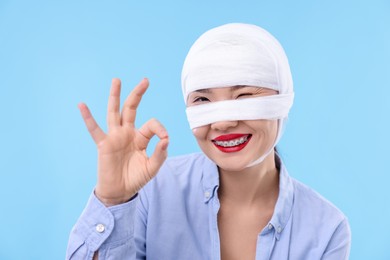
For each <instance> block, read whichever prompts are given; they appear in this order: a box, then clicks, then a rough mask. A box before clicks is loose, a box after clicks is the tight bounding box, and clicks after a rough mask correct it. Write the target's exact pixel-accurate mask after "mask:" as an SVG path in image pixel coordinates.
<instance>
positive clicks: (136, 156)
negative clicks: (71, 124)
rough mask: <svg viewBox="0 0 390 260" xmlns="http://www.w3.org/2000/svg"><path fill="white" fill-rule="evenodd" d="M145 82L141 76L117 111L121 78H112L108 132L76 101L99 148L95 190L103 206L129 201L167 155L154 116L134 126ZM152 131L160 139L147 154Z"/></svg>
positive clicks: (164, 137) (165, 140) (163, 136)
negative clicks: (120, 109) (140, 125)
mask: <svg viewBox="0 0 390 260" xmlns="http://www.w3.org/2000/svg"><path fill="white" fill-rule="evenodd" d="M148 86H149V82H148V80H147V79H143V80H142V81H141V82H140V83H139V84H138V85H137V86H136V87H135V88H134V89H133V91H132V92H131V93H130V95H129V96H128V97H127V99H126V101H125V104H124V106H123V108H122V112H121V113H120V112H119V107H120V89H121V82H120V80H119V79H113V80H112V85H111V91H110V97H109V99H108V108H107V123H108V133H104V132H103V131H102V129H101V128H100V127H99V126H98V124H97V123H96V121H95V119H94V118H93V116H92V114H91V112H90V111H89V109H88V107H87V106H86V105H85V104H83V103H81V104H79V109H80V112H81V115H82V117H83V119H84V122H85V125H86V126H87V128H88V131H89V133H90V134H91V136H92V138H93V140H94V142H95V144H96V146H97V149H98V180H97V185H96V188H95V194H96V196H97V197H98V198H99V199H100V200H101V201H102V202H103V203H104V204H105V205H106V206H112V205H116V204H120V203H124V202H126V201H128V200H129V199H130V198H131V197H133V196H134V195H135V194H136V193H137V192H138V191H139V190H140V189H141V188H142V187H143V186H144V185H145V184H146V183H147V182H148V181H150V180H151V179H152V178H153V177H154V176H155V175H156V174H157V172H158V170H159V168H160V167H161V165H162V164H163V162H164V161H165V159H166V158H167V147H168V141H169V140H168V133H167V131H166V130H165V128H164V127H163V126H162V125H161V124H160V123H159V122H158V121H157V120H156V119H151V120H149V121H148V122H147V123H145V124H144V125H143V126H142V127H141V128H140V129H136V128H135V126H134V121H135V117H136V112H137V107H138V105H139V103H140V101H141V99H142V95H143V94H144V93H145V92H146V89H147V88H148ZM154 135H157V136H158V138H160V141H159V142H158V143H157V145H156V147H155V150H154V152H153V154H152V156H151V157H150V158H149V157H148V156H147V154H146V147H147V146H148V144H149V141H150V139H152V137H153V136H154Z"/></svg>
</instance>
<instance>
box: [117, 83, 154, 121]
mask: <svg viewBox="0 0 390 260" xmlns="http://www.w3.org/2000/svg"><path fill="white" fill-rule="evenodd" d="M148 86H149V80H148V79H147V78H144V79H143V80H141V82H140V83H138V85H137V86H135V88H134V89H133V91H131V93H130V94H129V96H128V97H127V98H126V101H125V103H124V105H123V108H122V125H134V122H135V117H136V114H137V108H138V105H139V103H140V102H141V99H142V96H143V95H144V94H145V92H146V90H147V88H148Z"/></svg>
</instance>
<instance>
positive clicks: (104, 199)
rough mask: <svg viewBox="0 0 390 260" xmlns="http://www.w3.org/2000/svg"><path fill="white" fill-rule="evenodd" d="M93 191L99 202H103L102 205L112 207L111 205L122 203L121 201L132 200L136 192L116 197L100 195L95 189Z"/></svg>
mask: <svg viewBox="0 0 390 260" xmlns="http://www.w3.org/2000/svg"><path fill="white" fill-rule="evenodd" d="M94 193H95V196H96V198H97V199H98V200H99V201H100V202H101V203H103V204H104V206H106V207H112V206H115V205H119V204H123V203H126V202H129V201H130V200H132V199H133V198H134V197H135V196H136V195H137V193H135V194H132V195H130V196H124V197H117V198H113V197H106V196H103V195H101V194H100V193H99V191H98V190H97V189H95V191H94Z"/></svg>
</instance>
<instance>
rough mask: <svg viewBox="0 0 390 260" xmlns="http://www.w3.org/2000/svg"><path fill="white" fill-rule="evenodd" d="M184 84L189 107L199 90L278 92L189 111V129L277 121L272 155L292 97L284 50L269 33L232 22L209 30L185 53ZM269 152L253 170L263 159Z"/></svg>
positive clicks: (197, 106) (259, 160)
mask: <svg viewBox="0 0 390 260" xmlns="http://www.w3.org/2000/svg"><path fill="white" fill-rule="evenodd" d="M181 82H182V90H183V95H184V101H185V103H186V104H187V101H188V100H187V99H188V95H189V94H190V93H191V92H193V91H196V90H199V89H208V88H220V87H232V86H237V85H247V86H258V87H264V88H270V89H274V90H276V91H278V95H272V96H264V97H255V98H246V99H237V100H226V101H218V102H210V103H206V104H201V105H195V106H190V107H187V109H186V113H187V118H188V121H189V124H190V127H191V129H194V128H196V127H200V126H204V125H208V124H211V123H214V122H218V121H229V120H258V119H269V120H279V126H278V134H277V137H276V140H275V143H274V146H273V147H272V148H271V149H270V151H269V152H271V151H272V150H273V148H274V147H275V146H276V144H277V143H278V141H279V140H280V138H281V136H282V133H283V129H284V126H285V123H286V120H287V116H288V112H289V110H290V108H291V106H292V103H293V99H294V93H293V82H292V77H291V72H290V66H289V64H288V60H287V57H286V55H285V53H284V50H283V48H282V46H281V45H280V43H279V42H278V41H277V40H276V39H275V38H274V37H273V36H272V35H271V34H270V33H268V32H267V31H266V30H264V29H262V28H260V27H258V26H255V25H251V24H241V23H233V24H226V25H222V26H219V27H216V28H213V29H211V30H209V31H207V32H205V33H204V34H203V35H201V36H200V37H199V39H198V40H196V42H195V43H194V44H193V46H192V47H191V49H190V51H189V52H188V54H187V57H186V59H185V62H184V65H183V70H182V77H181ZM269 152H268V153H266V154H264V155H263V156H261V158H259V159H257V160H255V161H254V162H252V163H251V164H250V165H249V166H251V165H254V164H257V163H260V162H261V161H263V159H264V158H265V157H266V156H267V155H268V154H269Z"/></svg>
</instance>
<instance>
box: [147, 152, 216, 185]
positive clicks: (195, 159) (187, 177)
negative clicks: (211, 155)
mask: <svg viewBox="0 0 390 260" xmlns="http://www.w3.org/2000/svg"><path fill="white" fill-rule="evenodd" d="M210 164H211V162H210V160H209V159H208V158H207V157H206V156H205V155H204V154H203V153H191V154H186V155H179V156H174V157H169V158H168V159H167V160H166V161H165V162H164V164H163V165H162V166H161V168H160V170H159V172H158V174H157V176H156V177H154V178H153V179H152V180H151V181H150V182H149V183H150V184H149V185H148V186H156V185H157V186H158V187H159V188H163V187H164V189H169V188H170V187H172V185H173V186H176V187H177V186H185V185H187V184H188V185H195V183H199V181H200V180H201V178H202V176H203V172H204V171H205V169H207V167H210V166H209V165H210Z"/></svg>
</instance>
